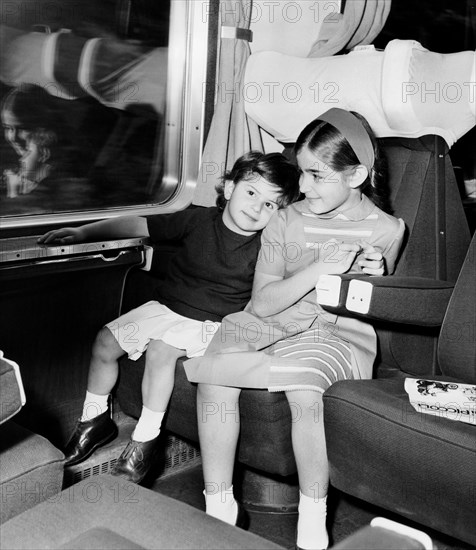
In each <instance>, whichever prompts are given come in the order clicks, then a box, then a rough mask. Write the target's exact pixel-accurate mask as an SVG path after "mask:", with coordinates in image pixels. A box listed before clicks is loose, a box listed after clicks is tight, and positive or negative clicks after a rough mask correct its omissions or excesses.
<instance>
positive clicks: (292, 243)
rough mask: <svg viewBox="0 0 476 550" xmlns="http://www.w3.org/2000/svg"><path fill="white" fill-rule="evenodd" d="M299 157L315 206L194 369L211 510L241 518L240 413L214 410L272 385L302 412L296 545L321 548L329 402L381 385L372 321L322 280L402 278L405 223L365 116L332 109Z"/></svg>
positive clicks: (274, 224)
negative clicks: (383, 186)
mask: <svg viewBox="0 0 476 550" xmlns="http://www.w3.org/2000/svg"><path fill="white" fill-rule="evenodd" d="M295 152H296V158H297V163H298V166H299V169H300V173H301V176H300V180H299V186H300V189H301V192H302V193H304V195H305V199H304V200H302V201H299V202H296V203H294V204H292V205H290V206H289V207H287V208H285V209H284V210H281V211H280V212H278V214H277V215H276V216H274V218H273V219H272V220H271V222H270V224H269V225H268V226H267V228H266V229H265V231H264V232H263V235H262V249H261V254H260V257H259V260H258V262H257V265H256V272H255V278H254V283H253V293H252V300H251V303H250V305H249V307H247V308H246V310H245V311H243V312H241V313H236V314H232V315H230V316H228V317H226V318H225V319H224V320H223V323H222V325H221V329H220V330H219V331H218V332H217V333H216V334H215V336H214V338H213V340H212V342H211V344H210V346H209V347H208V349H207V352H206V354H205V355H204V356H203V357H200V358H194V359H189V360H187V361H186V362H185V370H186V373H187V377H188V379H189V380H190V381H192V382H199V386H198V395H197V397H198V399H197V411H198V419H199V435H200V449H201V455H202V464H203V472H204V480H205V500H206V510H207V513H208V514H210V515H213V516H215V517H218V518H220V519H222V520H224V521H227V522H229V523H235V522H236V518H237V516H238V512H239V511H240V508H239V505H238V503H237V502H236V500H235V499H234V497H233V488H232V478H233V465H234V458H235V451H236V446H237V440H238V435H239V424H238V423H237V422H236V416H235V415H233V417H232V418H230V419H228V416H231V415H225V416H226V418H225V417H223V415H216V417H215V415H203V414H202V411H203V410H204V407H205V406H206V403H210V402H214V403H220V405H221V406H222V407H223V410H234V411H236V410H238V398H239V394H240V391H241V389H240V388H244V387H251V388H267V389H268V390H269V391H284V392H285V393H286V397H287V399H288V401H289V403H291V404H293V407H294V409H293V410H296V409H297V410H299V412H300V417H299V419H297V420H296V421H293V422H292V426H291V430H292V445H293V451H294V455H295V459H296V465H297V470H298V477H299V487H300V502H299V509H298V510H299V519H298V528H297V546H298V547H300V548H305V549H314V550H316V549H323V548H327V545H328V536H327V530H326V499H327V489H328V484H329V476H328V463H327V454H326V441H325V438H324V426H323V420H322V394H323V393H324V391H325V390H326V389H327V388H328V387H329V386H331V385H332V384H333V383H334V382H336V381H337V380H345V379H352V378H371V376H372V366H373V362H374V358H375V354H376V335H375V332H374V330H373V328H372V327H371V325H369V324H367V323H364V322H362V321H360V320H357V319H354V318H350V317H344V316H337V315H333V314H330V313H328V312H326V311H324V310H323V309H322V308H321V307H320V306H319V305H318V303H317V297H316V290H315V286H316V283H317V281H318V279H319V276H320V275H322V274H330V273H345V272H348V271H350V272H361V271H363V272H365V273H368V274H372V275H382V274H383V272H384V268H383V266H384V264H383V256H384V257H385V261H386V269H387V272H388V273H391V272H392V271H393V269H394V266H395V261H396V258H397V254H398V251H399V249H400V245H401V242H402V238H403V233H404V224H403V221H402V220H397V219H395V218H394V217H392V216H390V215H388V214H386V213H385V212H383V211H382V210H381V209H380V208H379V206H378V204H380V197H379V195H380V188H379V181H378V178H377V175H378V160H379V152H378V148H377V142H376V140H375V137H374V136H373V133H372V131H371V130H370V127H369V125H368V124H367V122H366V120H365V119H364V118H363V117H361V116H360V115H358V114H357V113H351V112H348V111H344V110H342V109H331V110H329V111H327V112H326V113H324V114H323V115H321V116H320V117H319V118H318V119H316V120H314V121H313V122H311V123H310V124H309V125H308V126H307V127H306V128H305V129H304V130H303V131H302V132H301V134H300V136H299V138H298V140H297V143H296V146H295ZM360 254H361V255H360ZM240 351H241V352H242V353H240ZM232 352H233V353H232Z"/></svg>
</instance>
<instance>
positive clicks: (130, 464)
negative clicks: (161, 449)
mask: <svg viewBox="0 0 476 550" xmlns="http://www.w3.org/2000/svg"><path fill="white" fill-rule="evenodd" d="M158 439H159V438H158V437H155V438H154V439H152V440H151V441H144V442H141V441H134V440H133V439H131V440H130V441H129V443H128V444H127V447H126V448H125V449H124V450H123V451H122V454H121V456H120V457H119V458H118V459H117V462H116V464H115V465H114V467H113V469H112V470H111V474H112V475H113V476H119V477H122V478H124V479H127V480H128V481H131V482H132V483H140V482H141V481H142V480H143V479H144V477H145V476H146V475H147V472H148V471H149V470H150V468H151V466H152V465H153V464H154V462H155V458H156V454H157V441H158Z"/></svg>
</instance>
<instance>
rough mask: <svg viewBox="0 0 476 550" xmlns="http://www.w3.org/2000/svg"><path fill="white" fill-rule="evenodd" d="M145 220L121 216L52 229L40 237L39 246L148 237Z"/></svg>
mask: <svg viewBox="0 0 476 550" xmlns="http://www.w3.org/2000/svg"><path fill="white" fill-rule="evenodd" d="M148 236H149V229H148V227H147V219H146V218H141V217H137V216H121V217H118V218H111V219H109V220H102V221H100V222H94V223H88V224H86V225H81V226H80V227H64V228H62V229H54V230H53V231H48V233H45V234H44V235H42V236H41V237H40V238H39V239H38V242H39V243H40V244H70V243H79V242H87V241H95V240H100V239H104V240H107V239H127V238H133V237H148Z"/></svg>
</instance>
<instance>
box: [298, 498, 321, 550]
mask: <svg viewBox="0 0 476 550" xmlns="http://www.w3.org/2000/svg"><path fill="white" fill-rule="evenodd" d="M298 512H299V518H298V527H297V541H296V542H297V545H298V546H299V548H303V549H312V550H322V549H325V548H327V547H328V545H329V537H328V535H327V529H326V516H327V496H325V497H323V498H320V499H317V498H313V497H308V496H306V495H303V494H302V493H301V492H299V508H298Z"/></svg>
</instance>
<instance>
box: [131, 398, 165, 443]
mask: <svg viewBox="0 0 476 550" xmlns="http://www.w3.org/2000/svg"><path fill="white" fill-rule="evenodd" d="M164 415H165V412H156V411H153V410H151V409H148V408H147V407H142V412H141V415H140V418H139V422H137V426H136V428H135V430H134V433H133V434H132V439H133V440H134V441H141V442H144V441H150V440H151V439H155V438H156V437H157V436H158V435H159V433H160V426H161V425H162V420H163V418H164Z"/></svg>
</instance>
